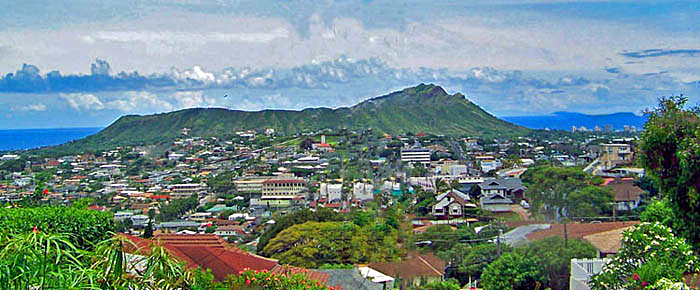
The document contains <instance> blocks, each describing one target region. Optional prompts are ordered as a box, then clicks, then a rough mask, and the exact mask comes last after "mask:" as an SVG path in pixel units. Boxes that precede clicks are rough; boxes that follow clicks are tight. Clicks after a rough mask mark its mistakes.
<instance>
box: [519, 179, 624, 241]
mask: <svg viewBox="0 0 700 290" xmlns="http://www.w3.org/2000/svg"><path fill="white" fill-rule="evenodd" d="M528 171H529V170H528ZM527 181H528V182H527V187H528V190H527V196H528V197H529V198H530V205H531V206H532V210H534V211H536V212H538V213H541V214H545V215H546V216H547V217H549V218H552V219H559V220H560V221H562V222H563V223H564V242H565V243H566V242H567V240H568V239H567V237H566V223H567V219H568V217H569V216H571V215H572V214H586V215H587V214H591V213H593V214H596V213H601V212H603V211H604V210H605V209H606V208H608V207H609V205H608V204H607V202H609V201H610V200H611V199H612V195H611V191H609V190H604V189H600V188H598V186H597V185H598V184H600V179H599V178H597V177H593V176H592V175H589V174H587V173H585V172H583V171H582V170H580V169H578V168H573V167H549V166H545V167H542V168H536V169H535V170H534V172H533V173H532V174H531V175H529V176H528V178H527ZM591 186H594V187H591Z"/></svg>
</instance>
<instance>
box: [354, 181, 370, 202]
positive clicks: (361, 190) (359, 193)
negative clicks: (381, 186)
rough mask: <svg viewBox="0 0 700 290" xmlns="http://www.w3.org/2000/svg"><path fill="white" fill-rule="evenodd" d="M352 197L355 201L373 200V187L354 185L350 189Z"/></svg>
mask: <svg viewBox="0 0 700 290" xmlns="http://www.w3.org/2000/svg"><path fill="white" fill-rule="evenodd" d="M352 197H353V198H354V199H357V200H371V199H374V185H371V184H368V183H355V184H354V185H353V187H352Z"/></svg>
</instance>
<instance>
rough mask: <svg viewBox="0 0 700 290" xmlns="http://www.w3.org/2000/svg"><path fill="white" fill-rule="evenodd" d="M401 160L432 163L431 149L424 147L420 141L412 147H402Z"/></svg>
mask: <svg viewBox="0 0 700 290" xmlns="http://www.w3.org/2000/svg"><path fill="white" fill-rule="evenodd" d="M401 161H402V162H408V163H423V164H430V149H428V148H423V147H422V146H421V145H420V143H418V142H416V144H414V145H413V146H412V147H410V148H401Z"/></svg>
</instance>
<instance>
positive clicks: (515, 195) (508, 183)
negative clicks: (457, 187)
mask: <svg viewBox="0 0 700 290" xmlns="http://www.w3.org/2000/svg"><path fill="white" fill-rule="evenodd" d="M479 188H480V189H481V195H492V194H499V195H501V196H503V197H506V198H509V199H512V200H516V201H517V200H521V199H523V197H524V196H523V194H524V193H525V190H526V189H527V188H525V186H523V183H522V181H521V180H520V178H514V177H506V178H495V179H486V180H484V181H483V182H482V183H481V184H479Z"/></svg>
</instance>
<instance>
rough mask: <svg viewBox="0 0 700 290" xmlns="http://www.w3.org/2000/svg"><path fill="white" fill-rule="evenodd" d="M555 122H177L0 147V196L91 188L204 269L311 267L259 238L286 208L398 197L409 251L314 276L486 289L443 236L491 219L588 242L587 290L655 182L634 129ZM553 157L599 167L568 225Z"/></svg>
mask: <svg viewBox="0 0 700 290" xmlns="http://www.w3.org/2000/svg"><path fill="white" fill-rule="evenodd" d="M554 133H555V132H553V134H539V135H534V134H533V135H529V136H521V137H517V138H512V139H505V138H504V139H493V140H484V139H480V138H470V137H462V138H452V137H445V136H438V135H433V134H424V133H415V134H412V133H408V134H405V135H401V136H391V135H388V134H383V133H377V132H374V131H373V130H372V129H369V128H368V129H367V130H365V131H362V132H356V131H349V130H339V131H338V130H330V129H327V130H322V131H318V132H311V133H305V134H297V135H294V136H278V135H277V134H275V131H274V129H267V130H264V131H254V130H247V131H238V132H235V135H234V136H232V137H231V138H226V139H223V138H216V137H208V138H207V137H198V136H190V130H189V129H188V128H182V132H181V136H180V137H179V138H178V139H177V140H176V141H174V142H172V143H170V144H166V145H165V146H162V145H160V146H154V145H150V146H149V145H147V146H126V147H116V148H114V149H112V150H109V151H104V152H95V153H86V154H78V155H66V156H59V157H52V158H47V157H44V158H40V157H38V156H33V155H31V153H29V154H28V153H24V152H16V153H7V154H4V155H3V156H2V157H1V159H2V160H3V163H2V165H3V167H2V175H1V178H2V179H1V180H2V181H1V183H0V201H2V202H6V203H15V202H21V201H22V200H25V199H28V198H32V197H35V198H38V199H39V200H41V201H42V202H44V203H47V204H53V205H66V206H68V205H71V204H73V203H75V202H78V201H81V200H88V201H89V202H90V204H89V205H88V207H87V208H88V209H89V210H93V211H99V212H111V213H113V216H114V221H115V222H116V224H117V228H118V229H119V231H121V232H122V233H121V234H122V235H124V237H127V238H128V239H129V240H131V241H132V242H133V243H134V244H136V245H141V246H143V245H146V246H145V247H142V248H145V249H147V248H149V246H147V245H151V244H153V243H156V244H160V245H163V246H164V247H165V249H167V250H168V251H169V252H170V253H171V254H172V255H174V256H175V257H178V259H180V260H182V261H184V262H185V263H186V264H187V267H193V268H197V267H201V268H203V269H210V270H211V271H212V273H213V275H214V277H215V280H217V281H223V280H224V279H225V278H226V276H227V275H228V274H234V273H238V272H239V271H244V269H254V270H266V271H271V272H273V273H277V272H278V273H285V272H290V271H291V272H301V271H304V272H306V271H307V270H305V269H304V268H303V267H299V266H300V265H289V264H283V263H281V262H280V261H278V260H276V259H275V257H276V256H275V255H273V256H267V257H265V256H263V255H265V254H266V252H265V250H264V249H265V248H261V247H260V245H259V243H260V238H261V235H263V233H265V231H266V230H269V229H270V228H271V227H273V226H274V225H275V224H276V223H277V222H279V221H280V219H281V218H283V217H284V216H285V215H289V214H290V213H292V212H295V211H298V210H311V211H323V210H326V211H327V210H330V211H332V212H336V213H338V214H348V215H353V216H356V215H357V212H368V213H371V212H374V213H376V214H379V212H382V211H387V210H389V211H391V210H395V209H399V210H400V211H401V213H400V216H402V217H403V220H401V221H399V222H400V223H401V224H402V225H399V226H397V229H401V228H403V227H407V228H410V231H409V232H408V236H406V237H403V238H402V237H401V236H402V235H403V234H399V239H408V240H413V241H415V242H412V243H413V245H406V244H405V241H404V245H401V246H400V247H401V250H400V251H401V252H402V254H400V255H398V256H395V258H392V259H389V260H384V261H370V260H366V261H364V262H363V263H359V264H355V265H352V264H350V265H341V267H340V268H333V266H332V265H328V267H329V268H320V269H315V270H310V272H308V273H309V275H310V277H312V279H314V280H316V281H319V282H322V283H324V284H326V285H328V286H333V287H334V288H333V289H391V288H393V287H394V286H396V287H399V288H400V289H414V288H415V287H417V288H421V285H425V284H426V283H430V282H439V281H443V280H445V279H448V278H451V279H455V278H457V279H458V280H459V282H461V283H462V284H463V283H467V285H471V287H476V286H478V285H480V283H479V277H478V276H474V277H472V276H461V277H458V276H455V275H457V274H458V271H457V270H455V269H456V267H457V266H458V265H457V264H456V263H458V262H457V261H455V260H451V259H452V258H450V255H448V254H446V252H445V251H444V250H442V251H441V250H438V249H440V246H439V244H440V243H441V242H440V241H439V240H440V239H444V238H445V237H446V236H447V237H449V236H450V233H449V232H451V231H455V230H471V231H472V232H474V233H475V234H474V235H473V237H474V238H477V237H482V236H483V235H481V236H480V235H479V232H480V230H481V229H484V228H489V227H493V228H494V229H497V231H492V232H493V233H491V234H490V238H488V239H482V240H481V241H479V243H492V244H497V246H498V248H499V251H500V248H501V245H503V247H523V246H526V245H528V244H531V243H533V242H537V241H540V240H543V239H546V238H551V237H560V238H562V239H567V240H568V239H577V240H581V241H585V242H586V243H588V244H590V245H592V246H593V247H594V248H595V250H596V252H597V253H596V254H595V256H593V257H586V258H583V259H572V260H571V262H570V268H571V270H570V271H571V272H570V273H571V274H570V281H568V283H567V285H568V288H569V289H577V290H578V289H589V286H588V282H589V279H590V277H591V276H592V275H594V274H597V271H600V269H601V267H602V265H603V264H604V263H605V262H606V261H607V260H606V259H608V258H609V257H612V256H614V255H615V254H617V252H618V251H619V250H620V247H621V240H622V236H623V232H624V231H625V230H627V229H631V228H632V227H633V226H634V225H637V224H639V214H640V211H639V209H640V207H642V208H643V207H646V205H648V204H649V203H650V201H651V199H652V198H653V197H654V195H655V194H656V193H655V192H653V191H654V190H653V188H652V187H650V186H649V182H650V181H649V180H648V178H646V177H645V174H644V173H645V172H644V169H642V168H639V167H637V166H636V164H635V163H634V162H633V160H634V154H635V149H634V148H635V146H637V142H638V138H637V137H635V136H637V135H636V132H600V131H587V132H577V133H571V134H561V133H558V134H554ZM552 165H554V166H562V167H568V168H573V169H574V170H577V171H579V172H580V173H581V174H585V175H588V176H590V177H591V178H597V179H596V180H597V183H596V184H594V186H595V187H599V188H601V189H604V190H608V191H607V192H610V193H611V194H612V196H611V198H610V202H609V203H608V204H603V205H600V206H601V208H604V210H600V211H594V212H595V213H596V214H595V215H588V216H574V215H570V216H569V217H567V219H566V222H565V223H564V224H562V222H564V219H562V218H561V217H556V216H555V217H554V218H553V219H552V218H547V217H546V216H542V215H541V214H539V213H537V212H532V211H531V206H533V205H532V203H533V202H538V201H536V200H533V199H532V198H531V197H530V196H528V192H529V191H528V187H527V185H528V184H530V183H532V177H529V180H527V179H528V177H526V176H527V175H528V171H532V170H528V169H529V168H539V167H541V166H552ZM523 178H525V179H526V181H525V182H524V181H523ZM572 212H574V211H572ZM567 223H568V224H567ZM446 229H447V231H448V232H444V231H445V230H446ZM450 229H451V230H450ZM484 232H488V229H487V230H484ZM436 234H437V236H436ZM441 235H442V236H441ZM474 238H472V239H474ZM459 239H460V238H457V239H456V240H454V241H453V242H451V243H454V242H457V241H459ZM477 240H478V239H477ZM131 252H132V253H133V254H143V253H140V250H138V249H137V248H134V249H132V250H131ZM206 256H211V257H216V259H215V260H212V259H209V258H205V257H206ZM456 271H457V272H456ZM365 280H367V282H362V281H365ZM559 286H561V285H558V287H559ZM559 289H561V288H559Z"/></svg>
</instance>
